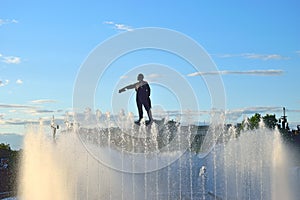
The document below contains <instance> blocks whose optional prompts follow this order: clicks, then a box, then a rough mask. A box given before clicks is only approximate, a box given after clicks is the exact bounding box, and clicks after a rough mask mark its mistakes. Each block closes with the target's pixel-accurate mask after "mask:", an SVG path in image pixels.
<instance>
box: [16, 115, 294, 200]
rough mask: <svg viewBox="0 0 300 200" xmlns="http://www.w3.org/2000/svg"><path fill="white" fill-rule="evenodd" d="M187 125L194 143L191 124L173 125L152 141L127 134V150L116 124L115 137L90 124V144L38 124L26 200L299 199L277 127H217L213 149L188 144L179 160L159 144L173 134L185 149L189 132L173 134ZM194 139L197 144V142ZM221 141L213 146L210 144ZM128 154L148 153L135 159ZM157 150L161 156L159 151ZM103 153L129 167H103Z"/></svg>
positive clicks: (27, 165)
mask: <svg viewBox="0 0 300 200" xmlns="http://www.w3.org/2000/svg"><path fill="white" fill-rule="evenodd" d="M123 118H124V120H125V122H124V124H125V125H124V127H129V123H130V124H132V122H126V120H127V117H125V116H123ZM102 122H103V123H104V124H106V126H110V125H109V124H111V122H110V121H109V120H108V118H105V120H103V121H102ZM180 128H182V129H185V130H187V133H188V134H187V136H188V137H189V138H191V140H192V138H193V137H191V135H192V134H193V132H191V129H190V127H187V128H184V127H177V128H176V129H171V128H166V129H164V131H163V132H154V134H152V135H151V137H149V138H148V139H146V138H142V139H140V140H132V141H129V140H128V136H126V135H125V134H124V133H123V132H122V131H120V132H119V138H120V141H119V143H118V145H119V147H124V148H121V149H120V148H115V146H116V144H117V143H116V141H117V140H115V139H116V138H115V136H114V135H113V133H114V131H113V130H114V129H112V130H111V131H108V130H107V129H106V132H105V133H108V134H109V135H106V136H105V137H104V136H103V133H101V132H99V131H100V129H93V131H94V132H91V133H90V132H89V131H91V129H86V130H85V131H86V132H84V134H85V136H86V140H84V144H83V140H82V138H81V140H80V138H79V136H78V134H75V132H73V131H67V132H65V133H61V134H60V135H59V138H57V140H56V141H53V140H52V137H51V136H50V134H47V133H45V131H43V130H42V129H40V128H39V127H38V128H36V127H33V128H30V129H29V130H28V133H27V134H26V137H25V140H24V152H23V159H22V166H21V177H20V186H19V197H20V199H22V200H35V199H39V200H40V199H45V200H48V199H49V200H50V199H63V200H68V199H217V198H222V199H296V198H295V197H296V196H295V195H293V194H292V191H291V189H290V188H291V187H290V181H289V174H288V171H289V161H288V156H287V155H286V154H285V148H284V145H283V142H282V141H281V137H280V133H279V132H278V130H269V129H266V128H265V127H264V126H263V125H261V126H260V128H259V129H256V130H247V131H242V132H241V133H240V136H238V137H237V132H236V130H235V128H233V127H231V128H229V129H226V128H224V124H221V125H220V124H212V125H211V128H210V130H209V132H210V133H214V134H213V135H212V136H211V135H209V136H208V138H212V139H214V140H215V141H208V142H207V143H206V144H204V146H205V148H206V149H209V150H210V151H209V152H206V153H204V152H202V153H200V154H199V153H196V152H194V151H193V150H192V148H190V147H189V148H187V149H186V152H185V153H184V154H183V155H182V156H180V157H178V151H177V150H176V149H175V150H174V149H172V148H171V147H170V146H167V147H166V148H164V149H160V148H159V147H160V146H161V145H162V144H163V143H164V142H167V141H169V140H170V138H173V139H174V138H175V139H176V140H179V141H177V142H178V143H179V146H181V145H183V144H184V143H186V138H187V137H185V136H186V135H184V134H183V135H184V136H183V137H182V136H179V137H174V132H176V131H177V133H178V129H180ZM95 130H96V131H95ZM209 132H208V134H209ZM179 133H181V132H180V131H179ZM103 137H104V138H105V140H106V141H103ZM184 137H185V139H184V140H183V142H182V143H181V142H180V140H181V139H183V138H184ZM117 138H118V137H117ZM159 138H160V139H161V140H160V139H159ZM141 141H143V142H141ZM154 141H155V142H154ZM204 141H207V138H206V140H204ZM151 143H152V144H151ZM187 143H188V144H189V146H190V145H191V144H192V141H189V142H187ZM214 143H216V145H213V146H212V147H210V146H209V145H208V144H214ZM128 145H129V146H130V145H132V147H128ZM87 146H88V148H87ZM125 146H127V147H126V148H125ZM93 149H96V151H93ZM128 151H130V152H131V153H132V152H134V151H139V152H143V153H144V154H143V155H142V156H141V157H138V155H139V154H138V155H137V157H134V159H132V158H130V156H128ZM93 152H94V153H93ZM95 152H96V153H95ZM148 153H149V154H148ZM155 153H159V154H160V156H159V157H157V156H153V155H155ZM120 155H121V156H120ZM97 157H98V158H100V157H101V159H102V160H106V161H108V163H111V164H112V165H113V166H120V167H121V169H123V170H118V169H116V168H113V167H110V166H108V165H106V164H103V163H101V162H100V161H99V159H97ZM174 158H176V160H174ZM130 159H131V160H130ZM128 160H130V161H131V163H128ZM171 160H172V162H169V165H168V166H166V167H163V168H159V167H158V168H157V170H152V171H148V169H149V168H150V167H152V166H151V164H150V163H153V164H154V166H156V167H157V166H158V165H159V164H160V163H163V162H167V161H171ZM128 168H130V169H138V168H139V170H140V169H141V168H143V169H144V170H145V172H144V173H142V172H141V171H139V172H138V173H135V172H132V173H130V172H127V171H126V169H128Z"/></svg>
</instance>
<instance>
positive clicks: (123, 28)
mask: <svg viewBox="0 0 300 200" xmlns="http://www.w3.org/2000/svg"><path fill="white" fill-rule="evenodd" d="M103 23H104V24H107V25H110V26H113V27H114V28H115V29H117V30H120V31H133V28H132V27H131V26H128V25H125V24H119V23H115V22H113V21H105V22H103Z"/></svg>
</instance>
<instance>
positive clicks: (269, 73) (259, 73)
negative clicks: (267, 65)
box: [188, 69, 284, 76]
mask: <svg viewBox="0 0 300 200" xmlns="http://www.w3.org/2000/svg"><path fill="white" fill-rule="evenodd" d="M283 73H284V71H283V70H275V69H269V70H249V71H227V70H223V71H208V72H195V73H191V74H188V76H205V75H229V74H233V75H253V76H279V75H282V74H283Z"/></svg>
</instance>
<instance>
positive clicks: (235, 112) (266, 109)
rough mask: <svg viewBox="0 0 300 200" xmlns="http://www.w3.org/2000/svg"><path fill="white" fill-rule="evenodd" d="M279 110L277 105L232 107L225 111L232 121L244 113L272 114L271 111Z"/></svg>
mask: <svg viewBox="0 0 300 200" xmlns="http://www.w3.org/2000/svg"><path fill="white" fill-rule="evenodd" d="M281 111H282V107H278V106H255V107H244V108H238V109H232V110H228V111H226V118H227V119H229V120H232V121H236V120H238V119H239V118H241V117H243V116H245V115H253V114H255V113H260V114H265V113H268V114H273V113H278V112H281Z"/></svg>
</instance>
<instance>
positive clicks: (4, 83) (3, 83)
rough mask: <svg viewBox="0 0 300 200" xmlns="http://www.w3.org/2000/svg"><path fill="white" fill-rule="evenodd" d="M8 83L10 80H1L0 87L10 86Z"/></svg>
mask: <svg viewBox="0 0 300 200" xmlns="http://www.w3.org/2000/svg"><path fill="white" fill-rule="evenodd" d="M8 83H9V80H5V81H1V80H0V87H3V86H6V85H8Z"/></svg>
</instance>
